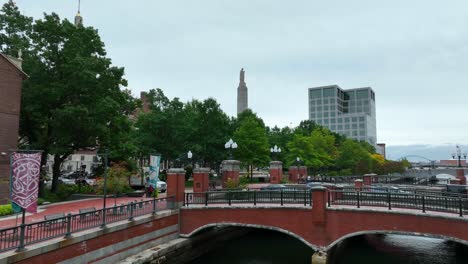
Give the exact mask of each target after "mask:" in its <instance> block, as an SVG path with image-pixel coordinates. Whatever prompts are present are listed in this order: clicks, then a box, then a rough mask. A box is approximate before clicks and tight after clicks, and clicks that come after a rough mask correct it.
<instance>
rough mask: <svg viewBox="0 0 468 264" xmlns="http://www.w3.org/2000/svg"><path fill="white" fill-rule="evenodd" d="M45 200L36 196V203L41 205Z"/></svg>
mask: <svg viewBox="0 0 468 264" xmlns="http://www.w3.org/2000/svg"><path fill="white" fill-rule="evenodd" d="M44 202H45V200H44V199H43V198H37V205H41V204H43V203H44Z"/></svg>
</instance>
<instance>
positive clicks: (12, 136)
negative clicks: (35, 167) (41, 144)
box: [0, 53, 27, 204]
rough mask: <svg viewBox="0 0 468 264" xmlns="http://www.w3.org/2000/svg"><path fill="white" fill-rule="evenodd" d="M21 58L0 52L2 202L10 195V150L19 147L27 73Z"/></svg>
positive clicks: (0, 199)
mask: <svg viewBox="0 0 468 264" xmlns="http://www.w3.org/2000/svg"><path fill="white" fill-rule="evenodd" d="M21 62H22V60H21V59H16V58H13V57H10V56H7V55H4V54H2V53H0V204H5V203H7V202H8V200H9V196H10V190H9V185H10V159H9V153H10V152H9V150H11V149H16V148H17V142H18V130H19V117H20V105H21V86H22V82H23V80H24V79H26V78H27V75H26V74H25V73H24V72H23V71H22V69H21Z"/></svg>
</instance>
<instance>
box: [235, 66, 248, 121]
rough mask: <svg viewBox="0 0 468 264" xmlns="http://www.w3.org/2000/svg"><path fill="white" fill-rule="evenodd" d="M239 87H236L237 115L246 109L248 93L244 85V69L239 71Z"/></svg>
mask: <svg viewBox="0 0 468 264" xmlns="http://www.w3.org/2000/svg"><path fill="white" fill-rule="evenodd" d="M239 79H240V81H239V87H237V114H238V115H239V114H240V113H242V112H243V111H245V110H246V109H247V107H248V91H247V85H246V84H245V71H244V68H242V69H241V70H240V78H239Z"/></svg>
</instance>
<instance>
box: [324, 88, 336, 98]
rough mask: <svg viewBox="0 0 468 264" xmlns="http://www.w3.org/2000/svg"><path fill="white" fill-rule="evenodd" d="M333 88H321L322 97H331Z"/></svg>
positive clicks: (333, 92) (333, 93) (333, 91)
mask: <svg viewBox="0 0 468 264" xmlns="http://www.w3.org/2000/svg"><path fill="white" fill-rule="evenodd" d="M335 90H336V89H335V88H324V89H323V97H333V96H335V94H336V92H335Z"/></svg>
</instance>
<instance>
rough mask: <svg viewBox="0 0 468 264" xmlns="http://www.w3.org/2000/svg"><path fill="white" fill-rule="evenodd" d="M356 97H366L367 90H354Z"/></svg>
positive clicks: (367, 96) (367, 94)
mask: <svg viewBox="0 0 468 264" xmlns="http://www.w3.org/2000/svg"><path fill="white" fill-rule="evenodd" d="M356 98H357V99H368V98H369V93H368V91H367V90H358V91H356Z"/></svg>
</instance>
